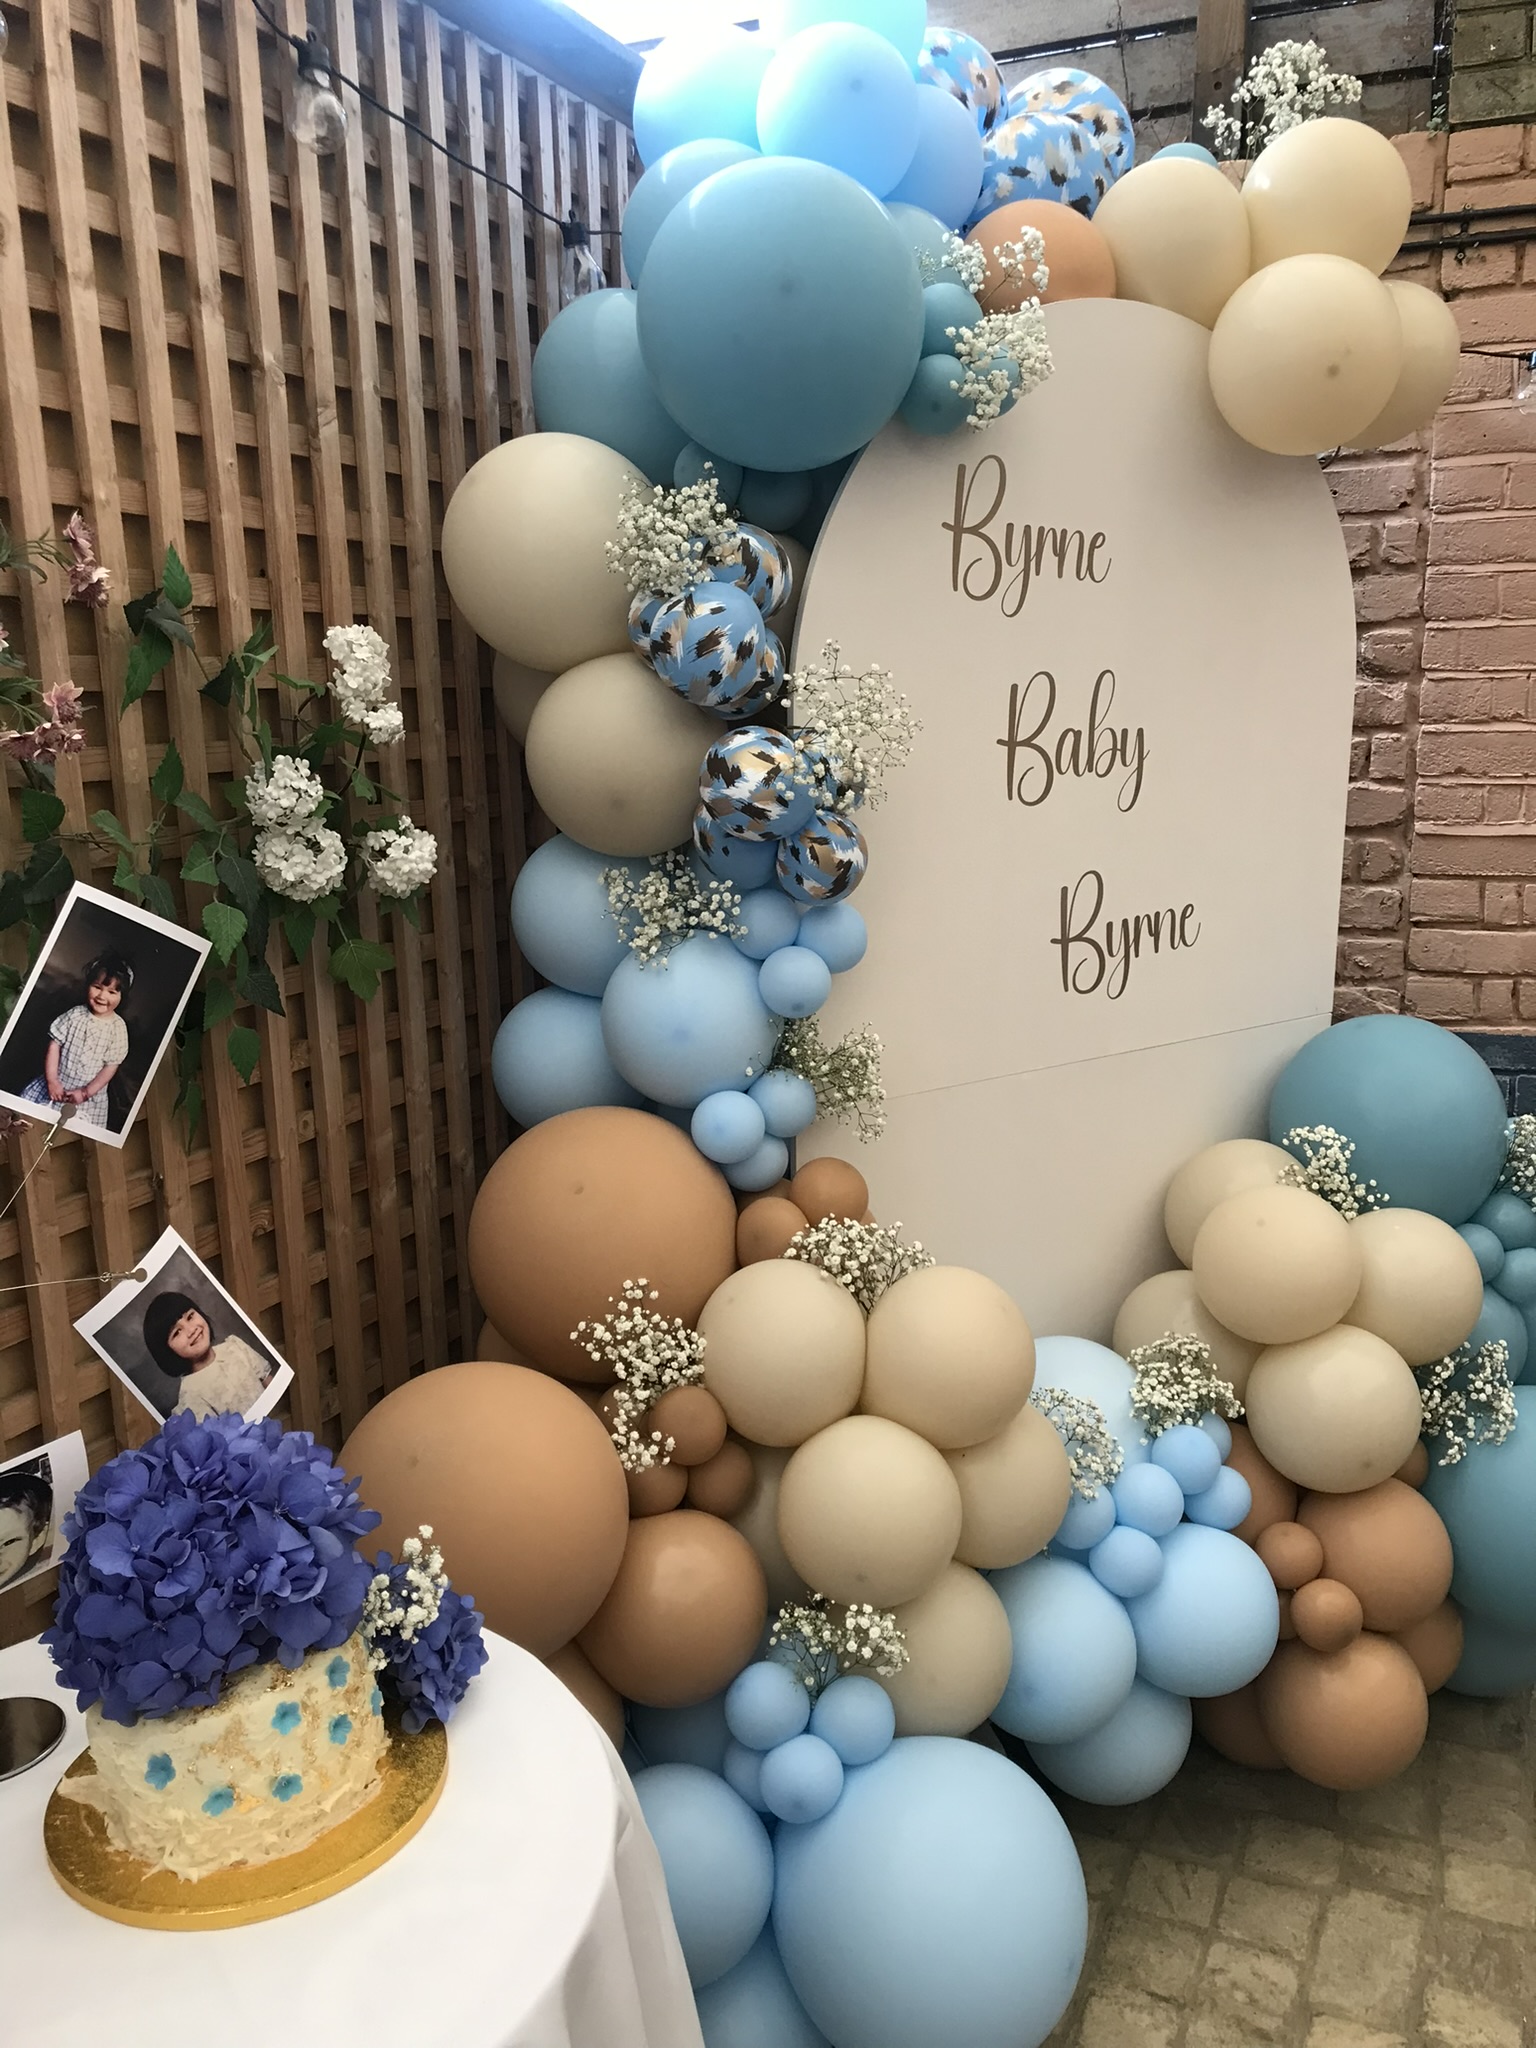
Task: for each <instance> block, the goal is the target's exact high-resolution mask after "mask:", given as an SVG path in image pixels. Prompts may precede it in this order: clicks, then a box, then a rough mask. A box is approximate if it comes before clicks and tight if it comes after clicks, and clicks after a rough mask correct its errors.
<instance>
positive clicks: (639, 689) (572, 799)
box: [524, 654, 720, 854]
mask: <svg viewBox="0 0 1536 2048" xmlns="http://www.w3.org/2000/svg"><path fill="white" fill-rule="evenodd" d="M719 737H720V721H719V719H717V718H711V717H710V715H709V713H708V712H707V711H699V710H696V709H695V708H694V706H693V705H692V704H689V703H688V702H686V700H685V699H683V698H682V697H679V696H678V695H677V694H676V693H675V692H674V691H672V690H669V689H668V688H667V686H666V684H665V683H663V682H660V681H658V680H657V678H656V676H655V674H654V673H653V672H652V671H651V669H649V668H648V667H647V666H646V664H645V663H644V662H643V661H642V660H641V659H640V657H639V655H638V654H603V655H599V656H598V658H597V659H596V660H595V661H584V662H582V663H581V665H580V666H579V667H577V668H570V669H567V670H566V671H565V673H564V675H561V676H556V678H555V680H554V681H553V682H552V683H551V684H550V686H549V688H548V689H547V690H546V691H545V692H544V694H543V696H542V697H541V698H540V699H539V701H538V703H537V704H536V705H535V706H534V711H533V716H532V718H531V719H530V720H529V723H528V739H527V744H526V747H525V750H524V761H525V764H526V767H527V770H528V781H529V783H530V785H531V787H532V789H533V793H534V795H535V797H537V799H538V802H539V807H540V809H541V810H542V811H543V812H544V814H545V816H546V817H547V818H548V819H549V820H550V822H551V823H552V824H554V825H555V826H557V827H558V828H559V830H560V831H562V832H564V833H565V834H566V835H567V837H568V838H571V839H574V840H575V841H576V842H577V844H578V845H580V846H588V847H590V848H591V849H592V851H593V852H594V853H621V854H647V853H664V852H665V851H666V850H667V848H668V847H670V846H677V845H679V844H680V843H681V842H682V841H683V840H685V839H686V838H687V837H688V835H689V833H690V831H691V830H692V828H693V814H694V811H695V810H696V809H697V807H698V801H699V769H700V766H701V765H702V763H703V760H704V756H705V754H706V753H707V752H708V750H709V746H710V743H711V742H712V741H713V740H717V739H718V738H719Z"/></svg>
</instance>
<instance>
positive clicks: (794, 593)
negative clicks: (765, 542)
mask: <svg viewBox="0 0 1536 2048" xmlns="http://www.w3.org/2000/svg"><path fill="white" fill-rule="evenodd" d="M774 539H775V540H776V541H777V542H778V544H779V546H780V547H781V548H782V549H783V550H784V558H785V560H786V561H787V562H788V563H789V578H790V581H789V596H788V597H787V598H785V600H784V602H783V603H782V604H781V605H780V606H779V608H778V610H777V611H776V612H774V613H773V614H772V615H771V616H770V618H769V620H768V623H769V625H770V626H772V628H773V630H774V632H775V633H777V634H778V636H779V638H780V639H781V640H782V641H783V643H784V652H785V654H786V655H788V654H789V652H790V648H791V644H792V643H793V640H794V637H795V621H796V619H798V618H799V616H800V600H801V598H802V597H803V596H804V595H805V573H806V571H807V570H808V569H809V568H810V566H811V556H810V550H809V549H808V548H805V547H802V546H801V544H800V542H799V541H797V540H796V539H795V538H794V536H793V535H792V534H788V533H776V534H775V535H774Z"/></svg>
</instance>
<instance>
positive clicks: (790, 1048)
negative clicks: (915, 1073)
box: [769, 1017, 885, 1141]
mask: <svg viewBox="0 0 1536 2048" xmlns="http://www.w3.org/2000/svg"><path fill="white" fill-rule="evenodd" d="M883 1050H884V1048H883V1047H882V1045H881V1043H880V1039H879V1036H878V1035H877V1033H876V1031H875V1029H874V1027H873V1026H872V1025H870V1024H861V1025H859V1026H858V1028H857V1029H856V1030H853V1031H849V1032H846V1033H845V1034H844V1036H843V1037H841V1038H840V1039H839V1040H838V1041H837V1043H836V1045H828V1044H827V1042H826V1040H825V1039H824V1038H823V1037H822V1035H821V1026H820V1025H819V1024H818V1023H817V1021H816V1019H815V1018H814V1017H801V1018H796V1019H795V1020H794V1021H793V1022H791V1023H789V1024H786V1025H785V1027H784V1031H783V1034H782V1036H781V1037H780V1039H779V1043H778V1049H777V1050H776V1052H775V1053H774V1055H773V1058H772V1060H771V1061H770V1063H769V1064H770V1067H787V1068H788V1069H789V1071H790V1072H791V1073H792V1074H798V1075H799V1076H800V1078H801V1080H802V1081H809V1082H810V1084H811V1087H812V1089H813V1090H814V1092H815V1096H816V1114H817V1115H818V1116H819V1117H824V1118H825V1119H826V1120H827V1122H829V1123H835V1124H852V1125H853V1127H854V1128H855V1130H856V1131H857V1132H858V1134H859V1136H860V1137H861V1138H862V1139H864V1140H866V1141H868V1140H870V1139H872V1138H878V1137H879V1136H880V1134H881V1133H882V1132H883V1131H884V1129H885V1087H884V1084H883V1083H882V1081H881V1079H880V1055H881V1053H882V1051H883Z"/></svg>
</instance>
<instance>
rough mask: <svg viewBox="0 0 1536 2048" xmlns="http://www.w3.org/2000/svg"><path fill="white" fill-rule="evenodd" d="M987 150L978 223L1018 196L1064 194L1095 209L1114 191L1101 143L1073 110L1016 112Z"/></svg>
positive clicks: (1087, 210)
mask: <svg viewBox="0 0 1536 2048" xmlns="http://www.w3.org/2000/svg"><path fill="white" fill-rule="evenodd" d="M982 150H983V154H984V156H985V158H986V169H985V170H984V171H983V172H982V177H981V196H980V197H979V198H978V199H977V201H976V206H975V210H974V211H973V212H972V214H971V220H972V222H975V221H978V220H981V219H983V218H984V217H985V216H986V215H987V214H989V213H995V212H996V211H997V209H998V207H1000V206H1007V205H1008V204H1009V203H1010V202H1011V201H1012V200H1015V199H1060V200H1062V201H1064V202H1065V203H1066V205H1068V206H1071V207H1075V208H1076V210H1077V211H1078V212H1079V213H1083V214H1091V213H1092V212H1093V210H1094V208H1095V207H1096V206H1097V205H1098V203H1099V201H1100V200H1101V199H1102V198H1103V197H1104V194H1105V193H1106V192H1107V191H1108V190H1109V185H1110V178H1109V173H1108V172H1107V171H1106V169H1105V168H1104V158H1103V156H1102V155H1101V153H1100V150H1099V146H1098V144H1097V143H1096V142H1095V141H1094V139H1093V136H1092V134H1091V133H1090V132H1089V130H1088V128H1087V127H1086V126H1085V124H1084V123H1083V122H1081V121H1079V120H1077V119H1076V118H1075V117H1074V116H1072V115H1070V114H1047V113H1036V114H1010V115H1009V117H1008V119H1007V120H1006V121H1003V122H1001V123H999V125H998V126H997V127H996V128H994V129H993V130H992V133H991V134H990V135H989V136H988V137H987V139H986V141H985V143H984V144H983V145H982Z"/></svg>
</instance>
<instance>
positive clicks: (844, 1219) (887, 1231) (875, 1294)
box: [783, 1216, 934, 1315]
mask: <svg viewBox="0 0 1536 2048" xmlns="http://www.w3.org/2000/svg"><path fill="white" fill-rule="evenodd" d="M783 1256H784V1257H785V1258H786V1259H796V1260H798V1261H799V1262H800V1263H801V1264H802V1265H806V1266H816V1267H819V1269H820V1270H821V1271H822V1272H823V1273H825V1274H826V1276H827V1278H828V1279H829V1280H835V1281H836V1282H837V1284H838V1286H839V1287H841V1288H843V1289H844V1290H845V1291H846V1292H847V1293H849V1294H851V1295H852V1296H853V1298H854V1300H855V1301H856V1302H857V1303H858V1304H859V1307H860V1308H861V1309H863V1311H864V1313H865V1314H866V1315H868V1314H869V1312H870V1310H871V1309H872V1308H873V1307H874V1305H875V1303H876V1302H877V1301H878V1300H879V1299H880V1297H881V1295H882V1294H884V1293H885V1292H886V1291H887V1290H888V1289H889V1288H892V1287H894V1286H895V1285H896V1282H897V1281H898V1280H901V1279H904V1278H905V1276H906V1275H907V1274H908V1273H916V1272H918V1271H919V1270H920V1269H921V1268H922V1267H924V1266H931V1265H933V1264H934V1258H933V1254H932V1253H931V1252H926V1251H924V1249H923V1247H922V1246H921V1245H920V1244H918V1243H917V1242H916V1241H915V1240H914V1242H913V1243H911V1244H907V1243H906V1242H905V1241H904V1240H903V1238H902V1235H901V1225H900V1224H899V1223H890V1224H882V1223H860V1222H859V1221H858V1219H857V1218H856V1217H853V1216H828V1217H825V1218H824V1219H823V1220H822V1221H821V1222H820V1223H812V1224H808V1225H807V1227H806V1228H805V1229H804V1230H801V1231H797V1232H796V1233H795V1235H794V1236H793V1237H792V1238H791V1239H790V1241H789V1245H788V1247H787V1249H786V1250H785V1252H784V1254H783Z"/></svg>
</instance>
